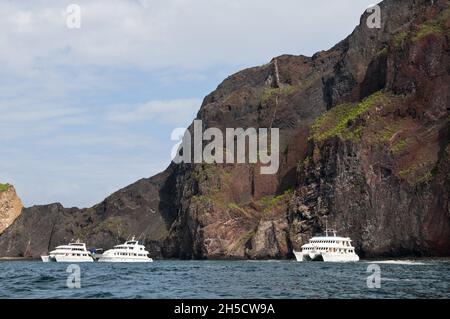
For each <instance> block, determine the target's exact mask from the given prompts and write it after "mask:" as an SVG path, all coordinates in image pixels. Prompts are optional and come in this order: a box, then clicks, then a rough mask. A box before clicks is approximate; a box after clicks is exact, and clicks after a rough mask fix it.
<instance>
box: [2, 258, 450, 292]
mask: <svg viewBox="0 0 450 319" xmlns="http://www.w3.org/2000/svg"><path fill="white" fill-rule="evenodd" d="M373 264H376V265H378V266H371V265H373ZM68 266H69V265H68V264H60V263H42V262H38V261H0V298H33V299H36V298H194V299H197V298H221V299H222V298H224V299H227V298H244V299H247V298H258V299H259V298H287V299H289V298H296V299H298V298H302V299H303V298H446V299H447V298H450V260H449V259H446V260H434V259H427V260H414V261H407V260H401V261H394V260H392V261H387V260H384V261H361V262H359V263H348V264H335V263H320V262H317V263H298V262H295V261H155V262H153V263H146V264H105V263H85V264H79V266H80V268H79V269H80V285H81V288H68V285H67V281H68V278H69V283H70V285H71V286H72V285H73V283H74V282H76V281H74V280H73V278H74V277H69V276H70V275H71V273H68V272H67V268H68ZM369 266H370V268H369V272H368V267H369ZM378 267H379V268H378ZM75 269H76V266H75ZM69 270H70V269H69ZM378 271H379V274H380V275H381V281H380V282H379V283H380V285H379V288H376V286H377V280H376V278H375V277H376V276H377V274H378ZM370 275H372V276H375V277H370V278H369V286H370V287H371V288H369V287H368V276H370Z"/></svg>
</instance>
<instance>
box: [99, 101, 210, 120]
mask: <svg viewBox="0 0 450 319" xmlns="http://www.w3.org/2000/svg"><path fill="white" fill-rule="evenodd" d="M200 104H201V100H199V99H176V100H170V101H150V102H147V103H142V104H138V105H134V106H120V107H117V108H116V110H114V111H112V112H110V113H109V114H107V116H106V119H107V120H108V121H110V122H113V123H134V122H141V121H148V120H152V121H156V122H158V123H163V124H170V125H183V124H184V125H185V124H186V119H193V118H194V117H195V114H196V112H197V111H198V110H199V109H200Z"/></svg>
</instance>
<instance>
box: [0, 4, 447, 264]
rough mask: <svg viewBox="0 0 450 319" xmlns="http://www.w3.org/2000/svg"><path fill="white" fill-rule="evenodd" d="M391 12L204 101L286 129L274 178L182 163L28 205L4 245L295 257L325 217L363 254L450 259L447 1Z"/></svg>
mask: <svg viewBox="0 0 450 319" xmlns="http://www.w3.org/2000/svg"><path fill="white" fill-rule="evenodd" d="M381 8H382V25H381V29H370V28H368V27H367V24H366V20H367V18H368V14H364V15H363V16H362V18H361V22H360V25H359V26H358V27H357V28H356V29H355V30H354V32H353V33H352V34H351V35H350V36H349V37H348V38H347V39H345V40H343V41H342V42H340V43H339V44H337V45H336V46H335V47H333V48H332V49H330V50H328V51H324V52H319V53H317V54H315V55H314V56H312V57H305V56H292V55H284V56H280V57H277V58H275V59H274V60H272V61H271V62H270V63H269V64H267V65H264V66H261V67H256V68H251V69H247V70H244V71H241V72H239V73H237V74H235V75H232V76H230V77H229V78H227V79H226V80H225V81H224V82H223V83H222V84H220V85H219V87H218V88H217V89H216V90H215V91H214V92H212V93H211V94H210V95H208V96H207V97H206V98H205V99H204V101H203V104H202V106H201V109H200V111H199V113H198V116H197V117H198V119H201V120H202V121H203V125H204V127H205V128H208V127H217V128H220V129H224V128H226V127H242V128H248V127H256V128H259V127H277V128H279V129H280V151H281V152H280V169H279V171H278V173H277V174H275V175H261V174H260V171H259V168H260V164H254V165H253V164H252V165H250V164H239V165H230V164H227V165H225V164H224V165H207V164H192V165H191V164H180V165H175V164H171V165H170V166H169V168H168V169H167V170H166V171H164V172H163V173H162V174H160V175H158V176H155V177H153V178H150V179H144V180H141V181H139V182H137V183H136V184H133V185H131V186H129V187H127V188H125V189H123V190H121V191H119V192H117V193H115V194H113V195H112V196H110V197H109V198H107V199H106V200H105V201H104V202H102V203H101V204H99V205H96V206H95V207H93V208H89V209H82V210H79V209H75V208H73V209H65V208H63V207H61V206H60V205H50V206H40V207H33V208H29V209H24V211H23V214H22V215H21V216H20V217H19V218H18V219H17V220H16V222H15V223H14V224H13V225H12V226H11V227H9V228H8V229H7V231H5V233H4V234H3V235H1V236H0V255H1V256H38V255H39V254H41V253H44V252H46V251H47V250H48V249H49V248H50V247H52V246H54V245H56V244H60V243H61V242H66V241H68V240H70V239H72V238H75V237H79V238H81V239H83V240H85V241H87V242H88V244H89V245H91V246H93V245H95V246H97V247H98V246H103V247H109V246H111V245H112V244H114V243H116V242H119V241H121V240H123V239H125V238H126V237H127V236H129V235H132V234H136V235H141V238H142V239H143V240H144V241H145V243H146V245H147V246H149V247H151V252H152V254H153V255H155V256H156V257H166V258H198V259H202V258H211V259H212V258H288V257H290V256H291V254H292V250H293V249H294V248H299V247H300V246H301V244H302V243H303V242H304V241H305V240H306V239H307V238H308V237H309V236H311V235H312V234H313V233H314V232H319V231H322V230H323V228H324V224H325V220H328V221H329V223H331V224H334V225H335V226H336V227H337V228H338V229H339V230H341V231H342V232H343V233H347V234H349V235H350V236H351V237H352V238H353V239H354V241H355V244H356V246H357V248H358V251H359V253H360V254H362V255H363V256H403V255H448V254H449V253H450V211H449V205H448V204H449V203H448V199H449V186H450V182H449V171H450V167H449V157H448V155H449V105H450V103H449V92H450V90H449V87H448V85H449V83H450V81H449V80H450V79H449V72H450V71H449V68H450V61H449V52H450V50H449V27H450V20H449V19H450V18H449V3H448V1H444V0H441V1H439V0H438V1H434V2H430V1H428V0H386V1H384V2H382V3H381ZM190 129H191V130H192V128H190Z"/></svg>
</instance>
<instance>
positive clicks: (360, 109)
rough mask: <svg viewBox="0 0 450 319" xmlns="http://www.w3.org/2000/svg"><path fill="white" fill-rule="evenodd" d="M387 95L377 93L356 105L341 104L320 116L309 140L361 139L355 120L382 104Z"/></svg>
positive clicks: (360, 128) (359, 128) (359, 129)
mask: <svg viewBox="0 0 450 319" xmlns="http://www.w3.org/2000/svg"><path fill="white" fill-rule="evenodd" d="M386 99H388V97H387V95H386V94H385V93H382V92H377V93H374V94H372V95H371V96H369V97H367V98H366V99H364V100H363V101H362V102H360V103H358V104H352V103H347V104H341V105H338V106H335V107H334V108H332V109H331V110H329V111H328V112H326V113H324V114H322V115H321V116H320V117H319V118H318V119H317V120H316V121H315V123H314V124H313V126H312V127H311V129H312V135H311V137H310V139H312V140H314V141H316V142H321V141H324V140H326V139H328V138H331V137H339V138H340V139H343V140H353V141H357V140H359V138H360V137H361V132H362V126H360V125H358V124H355V122H356V120H357V119H358V118H359V117H360V116H361V115H363V114H364V113H366V112H367V111H368V110H369V109H371V108H372V107H373V106H375V105H380V104H384V102H385V101H386Z"/></svg>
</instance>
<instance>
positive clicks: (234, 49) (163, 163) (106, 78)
mask: <svg viewBox="0 0 450 319" xmlns="http://www.w3.org/2000/svg"><path fill="white" fill-rule="evenodd" d="M330 2H331V1H327V0H316V1H313V2H312V1H306V0H278V1H260V0H241V1H235V0H228V1H225V0H164V1H163V0H159V1H154V0H140V1H139V0H109V1H100V0H86V1H77V0H72V1H49V0H48V1H44V0H34V1H28V0H24V1H2V2H1V3H0V29H1V31H0V48H1V50H0V65H1V66H2V67H1V68H0V155H1V158H2V160H1V161H0V182H9V183H12V184H14V185H15V187H16V189H17V191H18V193H19V195H20V197H21V198H22V200H23V202H24V204H25V205H26V206H31V205H36V204H47V203H52V202H61V203H62V204H63V205H65V206H67V207H71V206H78V207H87V206H91V205H93V204H96V203H98V202H100V201H102V200H103V199H104V198H105V197H106V196H108V195H109V194H111V193H112V192H114V191H116V190H118V189H120V188H122V187H124V186H126V185H128V184H130V183H132V182H134V181H136V180H138V179H140V178H143V177H150V176H152V175H154V174H156V173H158V172H160V171H162V170H163V169H164V168H165V167H167V166H168V164H169V162H170V151H171V148H172V147H173V145H174V143H175V142H173V141H171V140H170V133H171V132H172V130H173V129H175V128H178V127H186V126H187V125H189V123H190V122H191V121H192V120H193V119H194V117H195V115H196V113H197V112H198V109H199V107H200V104H201V101H202V99H203V97H204V96H205V95H207V94H208V93H209V92H211V91H212V90H214V89H215V88H216V87H217V85H218V84H220V82H221V81H222V80H223V79H224V78H226V77H227V76H229V75H231V74H232V73H234V72H237V71H239V70H241V69H243V68H246V67H251V66H256V65H261V64H264V63H267V62H268V61H270V60H271V58H272V57H274V56H277V55H281V54H285V53H289V54H304V55H312V54H313V53H315V52H316V51H320V50H326V49H328V48H330V47H331V46H333V45H334V44H336V43H337V42H338V41H340V40H342V39H343V38H344V37H345V36H347V35H348V34H350V33H351V31H352V30H353V29H354V27H355V26H356V25H357V24H358V23H359V17H360V15H361V13H362V12H363V11H364V10H365V8H366V7H367V6H368V5H370V4H372V2H371V1H366V0H341V1H333V2H332V3H330ZM71 3H76V4H78V5H80V7H81V10H82V11H81V18H82V20H81V21H82V22H81V28H80V29H68V28H67V27H66V21H65V10H66V7H67V6H68V5H69V4H71Z"/></svg>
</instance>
